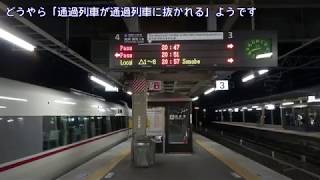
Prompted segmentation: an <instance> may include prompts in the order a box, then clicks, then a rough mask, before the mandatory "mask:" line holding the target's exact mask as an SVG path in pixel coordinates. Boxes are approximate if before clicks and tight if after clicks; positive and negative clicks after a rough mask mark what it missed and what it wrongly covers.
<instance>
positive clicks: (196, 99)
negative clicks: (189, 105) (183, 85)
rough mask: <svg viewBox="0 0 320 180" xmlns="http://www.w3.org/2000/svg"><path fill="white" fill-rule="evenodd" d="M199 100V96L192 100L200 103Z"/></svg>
mask: <svg viewBox="0 0 320 180" xmlns="http://www.w3.org/2000/svg"><path fill="white" fill-rule="evenodd" d="M198 99H199V96H196V97H194V98H192V99H191V100H192V101H198Z"/></svg>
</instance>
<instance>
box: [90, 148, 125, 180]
mask: <svg viewBox="0 0 320 180" xmlns="http://www.w3.org/2000/svg"><path fill="white" fill-rule="evenodd" d="M129 153H130V148H128V149H126V150H124V151H122V152H121V153H120V154H119V155H118V156H116V157H115V158H113V159H112V160H111V161H109V162H108V163H107V164H106V165H105V166H104V167H101V168H100V169H98V170H97V171H95V172H94V173H93V174H91V175H89V176H88V178H87V180H100V179H102V178H103V176H105V175H106V174H108V173H109V172H110V171H111V170H112V169H113V168H114V167H115V166H116V165H117V164H119V162H120V161H122V160H123V159H124V158H126V157H127V156H128V155H129Z"/></svg>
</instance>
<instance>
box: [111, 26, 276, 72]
mask: <svg viewBox="0 0 320 180" xmlns="http://www.w3.org/2000/svg"><path fill="white" fill-rule="evenodd" d="M109 48H110V50H109V57H110V59H109V67H110V69H115V70H127V69H169V68H191V69H195V68H246V67H275V66H277V64H278V63H277V58H278V54H277V37H276V34H275V33H273V32H255V31H253V32H252V31H251V32H226V33H224V32H195V33H127V34H114V35H112V37H111V41H110V47H109Z"/></svg>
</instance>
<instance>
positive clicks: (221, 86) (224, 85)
mask: <svg viewBox="0 0 320 180" xmlns="http://www.w3.org/2000/svg"><path fill="white" fill-rule="evenodd" d="M216 90H217V91H227V90H229V81H228V80H216Z"/></svg>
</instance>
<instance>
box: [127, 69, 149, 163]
mask: <svg viewBox="0 0 320 180" xmlns="http://www.w3.org/2000/svg"><path fill="white" fill-rule="evenodd" d="M132 92H133V94H132V119H133V129H132V131H133V138H132V147H131V154H132V160H134V146H133V145H134V144H133V143H134V142H135V140H136V139H139V138H142V137H145V136H146V128H147V106H148V104H147V81H146V78H145V76H144V75H143V74H136V75H135V80H133V82H132Z"/></svg>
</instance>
